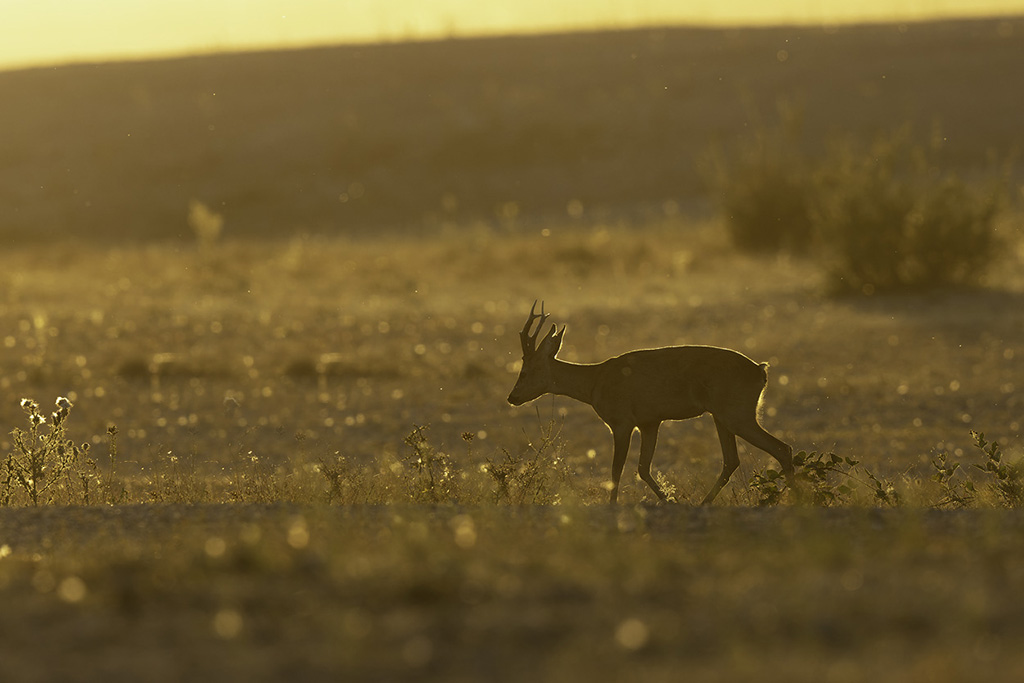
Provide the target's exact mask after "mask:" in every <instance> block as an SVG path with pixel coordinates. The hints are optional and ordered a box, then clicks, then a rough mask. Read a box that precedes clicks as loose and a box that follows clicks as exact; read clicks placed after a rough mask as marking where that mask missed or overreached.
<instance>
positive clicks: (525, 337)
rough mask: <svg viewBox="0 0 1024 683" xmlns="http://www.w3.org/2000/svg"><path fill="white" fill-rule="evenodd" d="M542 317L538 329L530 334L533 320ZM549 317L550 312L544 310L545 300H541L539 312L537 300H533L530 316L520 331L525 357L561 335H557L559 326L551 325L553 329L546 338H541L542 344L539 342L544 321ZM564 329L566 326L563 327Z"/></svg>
mask: <svg viewBox="0 0 1024 683" xmlns="http://www.w3.org/2000/svg"><path fill="white" fill-rule="evenodd" d="M538 318H539V319H540V322H539V323H537V329H536V330H535V331H534V333H533V334H530V328H531V327H532V326H533V321H534V320H537V319H538ZM547 319H548V314H547V313H545V312H544V302H543V301H541V302H540V313H537V302H536V301H534V302H533V306H531V307H530V317H529V318H527V319H526V324H525V325H523V329H522V331H521V332H520V333H519V341H520V342H522V345H523V358H526V357H527V356H531V355H533V353H534V352H535V351H536V350H537V349H538V348H540V346H542V345H543V344H545V343H547V341H548V340H549V339H553V338H557V337H560V336H561V335H560V334H559V335H556V334H555V331H556V330H557V327H556V326H555V325H551V329H550V330H549V331H548V333H547V334H546V335H544V338H543V339H541V340H540V344H538V343H537V337H538V336H539V335H540V332H541V330H542V329H543V328H544V322H545V321H546V320H547ZM562 330H563V331H564V330H565V328H562Z"/></svg>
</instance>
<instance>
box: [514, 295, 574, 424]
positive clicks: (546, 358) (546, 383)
mask: <svg viewBox="0 0 1024 683" xmlns="http://www.w3.org/2000/svg"><path fill="white" fill-rule="evenodd" d="M538 319H539V320H540V322H538V323H537V328H536V329H535V330H534V331H533V333H532V334H531V332H530V329H531V328H532V327H533V323H534V321H536V320H538ZM547 319H548V315H547V314H546V313H545V312H544V302H543V301H542V302H541V304H540V313H539V314H538V313H537V302H536V301H534V302H533V306H532V307H531V308H530V317H529V318H527V319H526V324H525V325H523V329H522V331H521V332H520V333H519V341H520V342H521V343H522V345H523V367H522V369H521V370H520V371H519V378H518V379H517V380H516V385H515V386H514V387H512V393H510V394H509V395H508V402H509V403H511V404H512V405H514V406H519V405H522V404H524V403H526V402H527V401H532V400H533V399H535V398H538V397H539V396H541V395H543V394H546V393H547V392H548V391H550V390H551V366H552V364H553V363H554V362H555V354H557V353H558V350H559V349H560V348H561V347H562V335H564V334H565V326H564V325H563V326H562V331H561V332H559V331H558V330H557V327H556V326H555V325H554V324H552V325H551V329H550V330H549V331H548V333H547V334H546V335H544V338H543V339H541V340H540V342H538V341H537V337H538V336H540V333H541V330H542V329H543V327H544V322H545V321H546V320H547Z"/></svg>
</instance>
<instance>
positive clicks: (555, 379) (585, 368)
mask: <svg viewBox="0 0 1024 683" xmlns="http://www.w3.org/2000/svg"><path fill="white" fill-rule="evenodd" d="M596 368H597V366H596V365H580V364H577V363H569V362H566V361H564V360H558V359H557V358H556V359H555V362H554V365H553V366H552V367H551V384H552V389H551V393H553V394H558V395H559V396H568V397H569V398H574V399H576V400H577V401H582V402H583V403H587V404H589V403H590V398H591V396H593V394H594V385H595V384H596V383H597V372H596Z"/></svg>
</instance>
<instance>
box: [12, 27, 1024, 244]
mask: <svg viewBox="0 0 1024 683" xmlns="http://www.w3.org/2000/svg"><path fill="white" fill-rule="evenodd" d="M1021 74H1024V20H991V21H962V22H944V23H934V24H911V25H909V26H903V27H899V26H885V25H881V26H863V27H847V28H840V29H835V30H830V31H826V30H824V29H821V28H807V27H801V28H771V29H743V30H740V29H722V30H710V29H685V28H684V29H664V30H636V31H621V32H605V33H593V34H574V35H556V36H540V37H516V38H492V39H479V40H449V41H442V42H428V43H406V44H384V45H374V46H365V45H360V46H350V47H335V48H327V49H310V50H301V51H290V52H274V53H252V54H234V55H224V56H212V57H201V58H188V59H174V60H167V61H153V62H137V63H114V64H103V65H82V66H67V67H62V68H52V69H51V68H47V69H32V70H24V71H14V72H6V73H0V239H2V240H3V241H4V242H5V243H8V244H10V243H12V241H15V240H16V241H19V242H20V241H24V240H34V239H39V240H45V239H54V238H62V237H66V236H75V237H78V238H80V239H83V240H94V239H95V240H111V241H113V240H125V239H127V240H148V239H174V238H177V237H179V236H185V237H188V238H189V239H192V236H191V234H190V233H189V229H188V226H187V223H186V215H187V211H188V205H189V200H191V199H199V200H201V201H203V202H205V203H207V204H208V205H209V206H210V207H211V208H212V209H214V210H216V211H219V212H221V213H223V214H224V216H225V218H226V226H225V230H226V234H227V235H229V236H236V237H237V236H243V235H244V236H275V235H283V234H289V233H293V232H295V231H307V232H326V233H339V234H360V235H363V234H369V233H371V232H373V231H379V230H398V229H401V230H422V229H430V228H431V227H432V226H436V225H438V224H441V223H443V222H445V221H454V222H471V221H475V220H485V221H497V220H498V218H499V216H501V215H504V216H505V218H506V219H508V218H511V217H513V216H514V217H515V218H516V220H518V221H521V222H529V221H530V220H532V219H534V218H537V217H545V218H550V217H551V216H565V217H566V220H570V219H569V217H568V216H567V214H566V207H567V205H568V204H569V202H571V201H575V202H576V203H574V207H575V208H577V209H578V208H579V207H582V209H583V211H584V216H586V215H591V216H594V215H599V214H601V213H602V212H603V213H606V214H608V215H613V216H619V217H622V216H625V217H630V216H639V215H641V214H643V212H645V211H647V210H650V209H651V207H655V208H656V207H660V206H661V205H662V204H663V203H664V202H665V201H668V200H671V201H674V202H677V203H678V204H679V205H681V206H683V207H684V208H689V207H695V208H699V207H700V206H702V205H706V202H707V199H708V196H707V190H706V189H705V188H704V186H703V184H702V181H701V174H700V172H699V169H698V160H699V158H700V157H701V155H703V154H705V153H706V152H707V150H708V148H709V145H711V144H712V143H713V142H720V143H728V142H729V141H730V140H734V139H736V138H737V136H743V135H752V134H753V133H754V132H755V131H757V130H758V129H760V128H761V127H763V126H765V125H767V124H771V123H772V122H773V121H774V117H775V112H776V108H777V105H778V103H779V102H789V103H792V104H795V105H797V106H798V107H799V108H800V110H801V111H802V112H803V114H802V128H801V135H802V142H803V144H804V145H805V146H806V147H807V148H808V149H809V150H810V151H812V152H813V151H815V150H820V149H821V147H822V145H823V144H824V141H825V140H826V139H828V138H829V137H830V136H833V135H835V134H838V133H855V134H858V135H863V136H865V137H867V136H870V135H872V134H873V133H875V132H878V131H884V130H891V129H894V128H896V127H898V126H900V125H902V124H904V123H908V122H910V123H913V124H914V125H915V129H916V130H918V131H920V133H921V134H922V135H927V134H931V132H932V130H933V126H935V125H938V126H941V131H942V133H943V135H945V136H946V137H947V138H948V142H947V144H946V158H947V159H948V161H949V163H951V164H955V165H956V166H958V167H960V168H962V169H963V170H965V171H966V172H971V171H972V170H975V169H978V168H983V167H985V166H986V165H987V164H988V163H989V162H990V160H991V159H992V157H993V155H994V156H996V157H999V158H1005V157H1006V156H1007V155H1008V154H1009V153H1010V152H1011V151H1012V150H1013V149H1014V148H1015V147H1016V148H1019V147H1020V145H1021V143H1022V142H1024V127H1022V126H1021V123H1020V122H1021V112H1022V111H1024V88H1022V87H1021Z"/></svg>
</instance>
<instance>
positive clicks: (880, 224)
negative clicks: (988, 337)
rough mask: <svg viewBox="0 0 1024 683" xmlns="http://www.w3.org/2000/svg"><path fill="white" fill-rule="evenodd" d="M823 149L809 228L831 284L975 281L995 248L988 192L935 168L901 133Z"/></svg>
mask: <svg viewBox="0 0 1024 683" xmlns="http://www.w3.org/2000/svg"><path fill="white" fill-rule="evenodd" d="M851 149H853V148H852V146H846V147H843V148H841V149H840V150H839V151H838V152H834V153H833V154H832V155H831V159H832V161H831V162H830V163H829V169H830V170H829V171H828V172H825V173H823V176H822V178H821V179H820V180H819V182H818V188H819V189H818V191H817V198H816V201H815V231H816V232H817V233H818V235H819V236H820V237H819V239H820V241H821V242H822V244H824V245H826V246H827V247H828V251H829V254H828V262H829V271H830V275H831V278H832V282H833V284H834V285H835V286H836V288H837V289H840V290H846V291H856V292H863V293H865V294H871V293H873V292H876V291H884V290H897V289H914V288H927V287H936V286H943V285H964V284H971V283H974V282H976V281H977V280H978V279H979V277H980V276H981V275H982V274H983V272H984V270H985V268H986V267H987V266H988V264H989V262H990V261H991V259H992V257H993V256H994V254H995V251H996V247H997V242H996V235H995V225H994V221H995V216H996V209H997V201H996V195H995V194H994V193H992V194H989V195H987V196H980V195H979V194H978V193H976V192H974V191H972V190H971V189H970V188H969V187H968V186H967V184H966V183H965V182H963V181H962V180H961V179H959V178H957V177H956V176H954V175H951V174H947V175H940V174H939V173H938V172H937V171H936V170H935V169H936V168H937V164H936V163H935V161H934V156H935V153H936V150H935V149H934V148H929V147H924V146H921V145H914V144H911V143H910V141H909V139H908V138H907V137H906V136H897V137H894V138H891V139H884V140H880V141H878V142H876V143H875V144H874V145H873V146H871V147H870V148H869V149H868V151H867V152H866V153H860V154H856V153H852V152H851V151H850V150H851Z"/></svg>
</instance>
